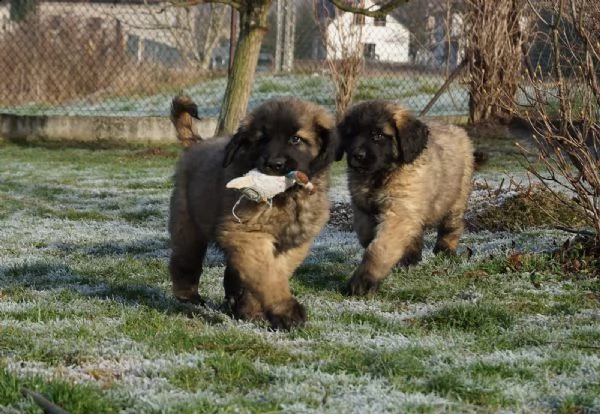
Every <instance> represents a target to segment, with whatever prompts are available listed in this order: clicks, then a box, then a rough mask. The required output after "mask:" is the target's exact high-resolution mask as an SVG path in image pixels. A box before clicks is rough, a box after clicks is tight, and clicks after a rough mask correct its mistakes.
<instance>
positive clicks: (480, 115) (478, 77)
mask: <svg viewBox="0 0 600 414" xmlns="http://www.w3.org/2000/svg"><path fill="white" fill-rule="evenodd" d="M526 6H527V1H526V0H512V1H496V2H493V1H488V0H467V1H465V13H464V16H465V17H464V19H465V20H464V22H465V37H466V39H465V41H466V44H467V50H466V57H465V58H466V61H467V67H468V79H467V82H468V84H469V121H470V123H473V124H477V123H479V122H482V121H486V120H489V119H494V118H505V117H506V115H507V108H511V107H512V100H513V98H514V96H515V92H516V91H517V87H518V83H519V81H520V80H521V74H522V71H523V56H524V53H527V52H526V50H525V48H526V46H527V44H528V37H529V34H528V33H529V30H530V27H529V25H528V24H527V22H528V20H527V19H526V18H525V15H526V13H525V10H526Z"/></svg>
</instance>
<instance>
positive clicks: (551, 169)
mask: <svg viewBox="0 0 600 414" xmlns="http://www.w3.org/2000/svg"><path fill="white" fill-rule="evenodd" d="M530 6H531V8H532V10H533V11H534V13H535V15H536V16H537V18H538V19H539V20H540V21H541V23H542V26H543V27H546V28H547V32H545V33H541V35H544V38H545V39H547V41H548V42H549V46H550V49H551V51H552V56H553V64H552V71H551V72H550V73H544V72H542V71H541V70H537V71H536V72H535V73H531V74H530V75H529V76H528V79H527V81H528V84H529V85H531V86H530V87H529V88H525V89H524V93H525V96H526V101H527V106H525V107H521V108H520V113H524V114H525V117H526V118H527V120H528V121H529V123H530V124H531V126H532V128H533V131H534V140H535V144H536V145H535V147H536V149H537V151H538V154H531V151H529V152H527V150H526V149H523V151H524V152H525V153H528V154H529V155H537V157H536V162H532V161H530V162H528V165H527V166H528V169H529V171H530V172H531V173H532V174H534V175H535V176H536V177H538V178H539V179H540V180H541V181H542V182H543V183H544V184H545V185H546V186H547V188H548V189H549V190H550V191H552V192H553V193H554V194H557V196H558V191H560V189H561V188H562V189H566V190H568V191H569V192H572V193H574V194H575V201H576V205H577V207H578V209H579V210H580V213H581V214H582V216H583V217H585V218H586V223H587V224H588V225H589V227H591V228H592V229H593V232H592V235H593V236H594V238H595V240H596V246H599V244H600V205H599V203H598V197H599V196H600V113H599V109H598V108H599V107H600V85H599V84H598V76H599V74H600V44H599V43H598V37H599V35H600V23H599V22H600V4H598V3H597V2H595V1H589V0H549V1H545V2H536V3H533V2H530ZM540 164H541V166H540Z"/></svg>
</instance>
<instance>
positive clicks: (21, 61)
mask: <svg viewBox="0 0 600 414" xmlns="http://www.w3.org/2000/svg"><path fill="white" fill-rule="evenodd" d="M33 18H35V16H34V17H33ZM0 55H2V56H10V59H2V60H0V73H1V74H2V76H0V105H2V106H15V105H23V104H27V103H30V102H35V103H36V105H56V104H61V103H64V102H68V101H70V100H74V99H83V98H85V99H86V100H88V101H94V100H96V99H100V98H105V97H107V96H117V95H127V94H131V93H139V94H146V93H151V92H156V91H157V90H160V88H161V86H162V87H166V86H167V85H168V86H169V88H171V89H172V88H173V87H174V86H177V84H178V83H179V84H180V83H182V81H184V80H185V81H189V80H190V78H191V77H190V75H191V74H192V73H193V72H191V71H190V72H189V73H188V72H186V73H185V74H182V73H181V71H174V70H173V69H168V68H164V67H162V66H161V65H158V64H137V63H136V62H135V61H134V60H133V59H132V58H131V57H130V56H128V54H127V52H126V50H125V46H124V42H123V39H122V38H120V37H119V36H118V34H114V33H112V34H107V33H106V32H105V31H104V30H90V28H89V27H87V26H85V25H83V24H81V22H79V21H78V20H77V19H75V18H69V17H65V18H63V19H60V20H59V21H54V22H53V21H41V22H40V21H25V22H23V23H20V24H19V25H18V26H17V27H15V28H14V30H12V31H10V32H7V33H6V34H4V36H3V37H2V38H1V39H0ZM194 76H196V77H197V76H198V74H195V75H194ZM192 78H193V77H192Z"/></svg>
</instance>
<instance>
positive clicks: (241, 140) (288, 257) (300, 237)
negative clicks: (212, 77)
mask: <svg viewBox="0 0 600 414" xmlns="http://www.w3.org/2000/svg"><path fill="white" fill-rule="evenodd" d="M189 108H193V106H191V105H190V103H189V102H187V101H186V100H185V98H181V97H179V98H175V99H174V101H173V111H172V118H173V123H174V125H175V127H176V129H177V134H178V136H179V137H180V138H183V139H186V140H188V141H189V137H190V136H193V134H191V132H190V131H189V125H190V123H189V122H187V121H188V116H189V115H190V113H188V112H186V111H187V110H188V109H189ZM337 145H338V140H337V135H336V130H335V120H334V118H333V117H332V115H331V114H330V113H328V112H327V111H326V110H325V109H324V108H322V107H320V106H317V105H315V104H313V103H310V102H306V101H302V100H299V99H295V98H281V99H273V100H270V101H267V102H266V103H264V104H262V105H261V106H260V107H258V108H256V109H255V110H254V111H252V112H251V113H250V114H249V115H248V116H247V117H246V118H245V119H244V120H243V121H242V123H241V126H240V127H239V129H238V130H237V132H236V133H235V134H234V135H233V137H231V138H229V137H221V138H212V139H206V140H202V141H200V142H197V143H194V144H192V145H191V146H189V147H188V148H187V149H186V150H185V151H184V153H183V155H182V157H181V159H180V161H179V163H178V166H177V170H176V174H175V188H174V190H173V194H172V197H171V214H170V222H169V230H170V234H171V242H172V254H171V259H170V265H169V268H170V272H171V281H172V289H173V293H174V295H175V296H176V297H177V298H179V299H180V300H183V301H192V302H198V301H199V300H200V298H199V295H198V282H199V278H200V274H201V273H202V263H203V260H204V256H205V253H206V249H207V247H208V245H209V244H210V243H211V242H216V243H217V244H218V245H219V246H220V247H221V248H222V249H223V250H224V252H225V256H226V259H227V263H226V269H225V275H224V287H225V297H226V300H227V303H228V304H229V306H230V308H231V311H232V312H233V314H234V316H236V317H240V318H246V319H257V318H267V319H268V320H269V322H270V323H271V325H272V326H273V327H274V328H283V329H287V328H290V327H291V326H293V325H298V324H301V323H303V322H304V321H305V319H306V313H305V310H304V308H303V306H302V305H301V304H300V303H298V301H297V300H296V299H294V298H293V297H292V295H291V293H290V289H289V286H288V279H289V278H290V277H291V275H292V273H293V272H294V270H295V269H296V268H297V267H298V265H300V263H301V262H302V261H303V260H304V258H305V257H306V255H307V253H308V250H309V248H310V245H311V243H312V241H313V239H314V237H315V236H316V235H317V234H318V233H319V231H320V230H321V228H322V227H323V226H324V225H325V223H326V222H327V219H328V217H329V200H328V196H327V190H328V186H329V169H330V165H331V163H332V162H333V160H334V157H335V150H336V147H337ZM253 168H258V169H259V170H260V171H261V172H263V173H266V174H270V175H284V174H286V173H288V172H289V171H292V170H298V171H302V172H305V173H306V174H307V175H308V176H309V178H310V180H311V181H312V183H313V185H314V190H313V192H312V194H309V192H308V191H306V189H304V188H302V187H300V186H294V187H292V188H289V189H288V190H286V191H285V192H284V193H280V194H278V195H276V196H275V197H274V198H273V200H272V205H269V204H268V203H256V202H254V201H251V200H249V199H247V198H243V197H241V194H240V193H239V192H237V191H235V190H232V189H227V188H225V184H226V183H227V182H228V181H229V180H231V179H232V178H235V177H239V176H242V175H243V174H245V173H247V172H248V171H249V170H251V169H253ZM238 201H239V202H238ZM236 203H237V205H236ZM234 206H235V214H236V216H237V217H239V219H240V221H238V219H237V218H236V216H234V214H233V213H232V210H233V209H234Z"/></svg>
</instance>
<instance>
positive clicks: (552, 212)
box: [466, 184, 585, 231]
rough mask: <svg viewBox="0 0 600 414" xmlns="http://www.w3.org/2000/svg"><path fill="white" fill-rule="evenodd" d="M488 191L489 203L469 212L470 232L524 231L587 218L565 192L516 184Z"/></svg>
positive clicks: (578, 223) (579, 222)
mask: <svg viewBox="0 0 600 414" xmlns="http://www.w3.org/2000/svg"><path fill="white" fill-rule="evenodd" d="M476 190H479V191H487V192H488V194H487V196H486V199H487V204H486V205H484V206H481V207H479V208H477V209H472V210H471V211H469V212H467V215H466V226H467V228H468V229H469V230H470V231H482V230H489V231H522V230H523V229H526V228H530V227H554V226H556V225H561V226H564V227H576V226H581V225H584V224H585V220H583V219H582V217H581V216H580V215H578V214H577V213H576V211H575V210H574V207H575V206H576V201H575V200H574V199H572V198H570V197H569V196H567V195H565V194H563V193H557V194H555V193H553V192H551V191H549V190H548V189H547V188H546V187H545V186H543V185H540V184H530V185H527V186H524V185H520V186H519V185H517V186H516V187H514V188H510V186H509V187H506V188H502V186H500V187H499V188H495V189H485V188H476Z"/></svg>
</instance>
